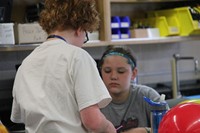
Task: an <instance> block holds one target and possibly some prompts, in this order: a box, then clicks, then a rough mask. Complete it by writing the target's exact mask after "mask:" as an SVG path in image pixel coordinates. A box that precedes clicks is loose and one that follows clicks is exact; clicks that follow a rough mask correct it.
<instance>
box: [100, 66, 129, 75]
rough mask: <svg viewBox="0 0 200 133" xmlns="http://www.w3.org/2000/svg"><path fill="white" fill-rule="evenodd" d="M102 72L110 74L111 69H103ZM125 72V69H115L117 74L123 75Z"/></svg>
mask: <svg viewBox="0 0 200 133" xmlns="http://www.w3.org/2000/svg"><path fill="white" fill-rule="evenodd" d="M103 71H104V72H105V73H110V72H111V71H112V69H111V68H109V67H106V68H104V69H103ZM125 72H126V69H125V68H117V73H119V74H123V73H125Z"/></svg>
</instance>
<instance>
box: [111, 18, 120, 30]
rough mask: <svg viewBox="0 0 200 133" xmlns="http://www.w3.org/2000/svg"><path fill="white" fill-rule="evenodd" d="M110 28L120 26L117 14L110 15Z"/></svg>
mask: <svg viewBox="0 0 200 133" xmlns="http://www.w3.org/2000/svg"><path fill="white" fill-rule="evenodd" d="M111 28H120V18H119V16H112V17H111Z"/></svg>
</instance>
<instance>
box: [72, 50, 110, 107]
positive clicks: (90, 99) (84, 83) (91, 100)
mask: <svg viewBox="0 0 200 133" xmlns="http://www.w3.org/2000/svg"><path fill="white" fill-rule="evenodd" d="M74 63H75V64H74V73H73V75H74V80H75V83H74V85H75V95H76V99H77V103H78V106H79V110H82V109H84V108H86V107H89V106H91V105H94V104H98V105H99V107H100V108H102V107H105V106H106V105H108V104H109V103H110V101H111V100H112V99H111V96H110V94H109V92H108V90H107V88H106V86H105V85H104V83H103V81H102V79H101V77H100V75H99V72H98V69H97V66H96V62H95V61H94V59H93V58H92V57H91V56H90V55H89V54H88V53H87V52H83V53H82V54H80V55H79V56H78V58H77V59H76V60H75V62H74Z"/></svg>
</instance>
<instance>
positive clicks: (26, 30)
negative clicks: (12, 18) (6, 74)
mask: <svg viewBox="0 0 200 133" xmlns="http://www.w3.org/2000/svg"><path fill="white" fill-rule="evenodd" d="M15 39H16V42H17V43H18V44H29V43H41V42H43V41H45V40H46V39H47V33H46V32H45V31H44V30H43V29H42V27H41V26H40V25H39V24H38V23H25V24H16V25H15Z"/></svg>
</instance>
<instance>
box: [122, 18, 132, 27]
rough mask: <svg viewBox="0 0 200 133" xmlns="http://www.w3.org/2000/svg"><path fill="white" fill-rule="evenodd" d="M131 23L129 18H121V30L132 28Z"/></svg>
mask: <svg viewBox="0 0 200 133" xmlns="http://www.w3.org/2000/svg"><path fill="white" fill-rule="evenodd" d="M130 25H131V21H130V18H129V16H121V17H120V27H121V28H130Z"/></svg>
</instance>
